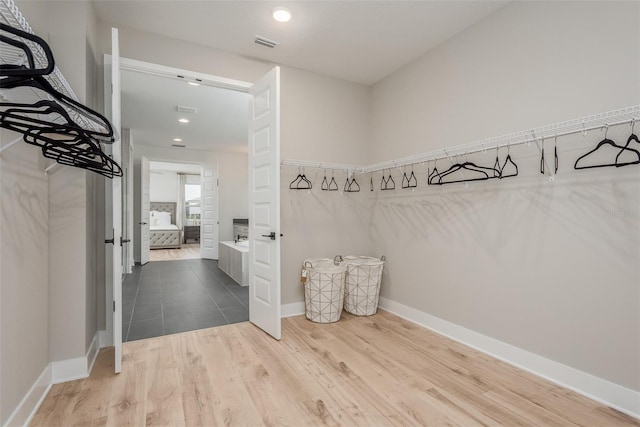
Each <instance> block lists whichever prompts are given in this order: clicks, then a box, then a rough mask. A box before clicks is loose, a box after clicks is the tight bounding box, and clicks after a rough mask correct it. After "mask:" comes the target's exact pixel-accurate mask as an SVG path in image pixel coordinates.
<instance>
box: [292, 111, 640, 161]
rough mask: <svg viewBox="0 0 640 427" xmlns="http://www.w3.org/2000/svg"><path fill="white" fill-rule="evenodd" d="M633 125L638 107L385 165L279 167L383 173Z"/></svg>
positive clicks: (486, 140) (434, 151) (538, 128)
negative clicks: (608, 128) (591, 131)
mask: <svg viewBox="0 0 640 427" xmlns="http://www.w3.org/2000/svg"><path fill="white" fill-rule="evenodd" d="M633 121H640V105H634V106H631V107H625V108H620V109H617V110H612V111H607V112H605V113H600V114H594V115H591V116H586V117H581V118H577V119H573V120H567V121H564V122H559V123H554V124H550V125H545V126H540V127H537V128H532V129H527V130H523V131H519V132H514V133H510V134H506V135H501V136H496V137H492V138H487V139H482V140H479V141H473V142H469V143H466V144H460V145H455V146H451V147H446V148H440V149H437V150H433V151H427V152H423V153H419V154H414V155H412V156H407V157H402V158H398V159H395V160H389V161H386V162H380V163H374V164H371V165H367V166H356V165H344V164H337V163H321V162H310V161H305V160H287V159H283V160H282V161H281V164H282V165H283V166H291V167H306V168H317V169H327V170H344V171H348V172H351V173H369V172H378V171H381V170H385V169H392V168H400V167H403V166H409V165H415V164H419V163H424V162H428V161H434V160H441V159H449V160H451V159H453V158H455V157H457V156H462V155H466V154H471V153H477V152H480V151H489V150H492V149H494V150H495V149H496V148H502V147H509V146H514V145H520V144H526V143H531V142H540V141H542V140H543V139H544V140H548V139H549V138H556V137H557V138H559V139H558V144H559V145H560V144H562V139H561V137H563V136H567V135H572V134H576V133H580V132H584V133H586V132H588V131H590V130H594V129H600V128H604V127H608V126H617V125H621V124H625V123H631V122H633Z"/></svg>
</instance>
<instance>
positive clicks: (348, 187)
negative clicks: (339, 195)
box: [344, 175, 360, 193]
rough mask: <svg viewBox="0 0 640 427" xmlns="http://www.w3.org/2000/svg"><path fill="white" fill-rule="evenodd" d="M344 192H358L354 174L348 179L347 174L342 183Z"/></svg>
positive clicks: (358, 188)
mask: <svg viewBox="0 0 640 427" xmlns="http://www.w3.org/2000/svg"><path fill="white" fill-rule="evenodd" d="M344 192H345V193H358V192H360V184H358V181H356V177H355V176H354V177H353V178H351V181H349V175H347V182H345V183H344Z"/></svg>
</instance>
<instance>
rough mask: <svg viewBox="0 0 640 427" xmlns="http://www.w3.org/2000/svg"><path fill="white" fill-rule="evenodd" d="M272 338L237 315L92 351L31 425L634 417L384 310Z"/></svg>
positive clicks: (602, 420) (557, 422)
mask: <svg viewBox="0 0 640 427" xmlns="http://www.w3.org/2000/svg"><path fill="white" fill-rule="evenodd" d="M282 335H283V339H282V340H281V341H279V342H278V341H275V340H273V339H272V338H270V337H269V336H267V335H266V334H264V333H263V332H262V331H260V330H259V329H258V328H256V327H255V326H253V325H251V324H250V323H240V324H235V325H229V326H222V327H218V328H212V329H205V330H199V331H193V332H186V333H183V334H177V335H170V336H164V337H158V338H151V339H147V340H142V341H134V342H129V343H125V344H124V352H123V353H124V355H123V368H122V373H121V374H119V375H114V374H113V373H112V372H113V363H112V360H113V352H112V350H111V349H105V350H103V351H101V352H100V354H99V356H98V360H97V362H96V365H95V367H94V369H93V372H92V374H91V377H90V378H87V379H84V380H78V381H73V382H69V383H65V384H59V385H54V386H53V388H52V389H51V391H50V393H49V395H48V396H47V398H46V399H45V401H44V403H43V405H42V406H41V408H40V410H39V411H38V413H37V414H36V416H35V418H34V419H33V422H32V424H31V425H32V426H57V425H65V426H67V425H92V426H93V425H114V426H124V425H132V426H144V425H164V426H181V425H189V426H214V425H230V426H260V425H267V426H281V425H289V426H308V425H323V424H328V425H345V426H355V425H363V426H387V425H434V426H444V425H447V426H452V425H453V426H465V427H466V426H487V425H504V426H516V425H529V426H573V425H582V426H614V425H635V426H639V425H640V423H639V422H638V420H635V419H633V418H631V417H628V416H626V415H624V414H621V413H620V412H617V411H615V410H613V409H610V408H607V407H605V406H603V405H601V404H598V403H596V402H594V401H591V400H589V399H586V398H584V397H582V396H580V395H578V394H576V393H574V392H572V391H569V390H566V389H563V388H561V387H558V386H556V385H553V384H551V383H549V382H547V381H545V380H542V379H540V378H538V377H535V376H533V375H530V374H528V373H526V372H523V371H521V370H519V369H517V368H514V367H512V366H510V365H507V364H505V363H503V362H500V361H498V360H496V359H493V358H491V357H489V356H486V355H484V354H482V353H480V352H477V351H475V350H472V349H470V348H468V347H465V346H463V345H461V344H458V343H456V342H454V341H451V340H449V339H447V338H444V337H442V336H439V335H437V334H434V333H432V332H430V331H428V330H426V329H423V328H421V327H419V326H416V325H414V324H412V323H409V322H407V321H405V320H402V319H400V318H398V317H396V316H394V315H391V314H389V313H386V312H383V311H381V312H379V313H378V314H377V315H375V316H372V317H354V316H350V315H343V319H342V320H341V321H339V322H338V323H334V324H328V325H318V324H314V323H311V322H309V321H307V320H306V319H305V318H304V317H292V318H288V319H283V334H282Z"/></svg>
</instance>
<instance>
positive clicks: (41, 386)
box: [3, 364, 52, 427]
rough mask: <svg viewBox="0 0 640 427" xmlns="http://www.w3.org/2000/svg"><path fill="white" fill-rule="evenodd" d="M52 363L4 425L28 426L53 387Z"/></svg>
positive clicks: (10, 426) (8, 426)
mask: <svg viewBox="0 0 640 427" xmlns="http://www.w3.org/2000/svg"><path fill="white" fill-rule="evenodd" d="M51 385H52V383H51V364H49V365H47V366H46V367H45V368H44V370H43V371H42V373H41V374H40V376H39V377H38V379H37V380H36V382H34V383H33V385H32V386H31V388H30V389H29V391H28V392H27V394H25V395H24V397H23V398H22V401H21V402H20V403H19V404H18V406H17V407H16V409H15V410H14V411H13V413H12V414H11V416H10V417H9V419H8V420H7V422H6V423H5V424H4V426H3V427H13V426H27V425H29V423H30V422H31V419H32V418H33V416H34V415H35V414H36V412H37V411H38V408H40V405H42V402H43V401H44V398H45V397H47V394H48V393H49V390H50V389H51Z"/></svg>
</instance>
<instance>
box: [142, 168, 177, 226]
mask: <svg viewBox="0 0 640 427" xmlns="http://www.w3.org/2000/svg"><path fill="white" fill-rule="evenodd" d="M178 184H179V181H178V173H177V172H170V171H151V175H150V185H149V201H151V202H174V203H177V202H178ZM174 219H175V218H174Z"/></svg>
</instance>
